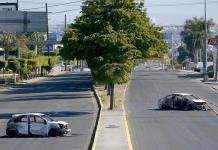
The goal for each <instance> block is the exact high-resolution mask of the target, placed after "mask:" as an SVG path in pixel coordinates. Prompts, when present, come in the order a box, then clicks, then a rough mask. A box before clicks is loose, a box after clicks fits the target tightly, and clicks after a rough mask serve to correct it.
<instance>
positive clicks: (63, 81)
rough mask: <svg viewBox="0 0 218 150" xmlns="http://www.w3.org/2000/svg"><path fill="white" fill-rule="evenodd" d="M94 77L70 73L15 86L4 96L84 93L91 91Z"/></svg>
mask: <svg viewBox="0 0 218 150" xmlns="http://www.w3.org/2000/svg"><path fill="white" fill-rule="evenodd" d="M92 83H93V81H92V77H91V74H90V73H78V74H74V73H69V74H64V75H59V76H56V77H52V78H48V79H46V80H41V81H39V82H35V83H29V84H25V85H14V86H12V90H9V91H3V92H1V93H2V94H25V93H26V94H28V93H48V92H84V91H89V90H91V85H92Z"/></svg>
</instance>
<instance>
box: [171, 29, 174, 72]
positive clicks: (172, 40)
mask: <svg viewBox="0 0 218 150" xmlns="http://www.w3.org/2000/svg"><path fill="white" fill-rule="evenodd" d="M171 36H172V37H171V49H172V70H174V51H173V47H174V45H173V42H174V39H173V32H172V35H171Z"/></svg>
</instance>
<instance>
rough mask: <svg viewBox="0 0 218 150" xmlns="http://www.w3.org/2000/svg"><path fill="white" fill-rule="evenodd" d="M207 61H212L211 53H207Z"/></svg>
mask: <svg viewBox="0 0 218 150" xmlns="http://www.w3.org/2000/svg"><path fill="white" fill-rule="evenodd" d="M207 61H213V52H212V51H208V52H207Z"/></svg>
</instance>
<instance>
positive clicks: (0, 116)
mask: <svg viewBox="0 0 218 150" xmlns="http://www.w3.org/2000/svg"><path fill="white" fill-rule="evenodd" d="M19 113H25V112H17V113H13V114H12V113H3V114H0V119H10V118H11V117H12V115H14V114H19ZM27 113H29V112H27ZM37 113H42V114H46V115H48V116H50V117H54V118H65V117H66V118H67V117H77V116H84V115H89V114H92V113H90V112H76V111H51V112H37Z"/></svg>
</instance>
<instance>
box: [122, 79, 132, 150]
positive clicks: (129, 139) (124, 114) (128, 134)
mask: <svg viewBox="0 0 218 150" xmlns="http://www.w3.org/2000/svg"><path fill="white" fill-rule="evenodd" d="M128 85H129V82H128V83H127V85H126V87H125V90H124V97H123V100H124V101H125V98H126V90H127V88H128ZM122 109H123V119H124V125H125V129H126V137H127V142H128V147H129V150H133V146H132V141H131V136H130V132H129V126H128V122H127V115H126V110H125V107H124V102H123V104H122Z"/></svg>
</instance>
